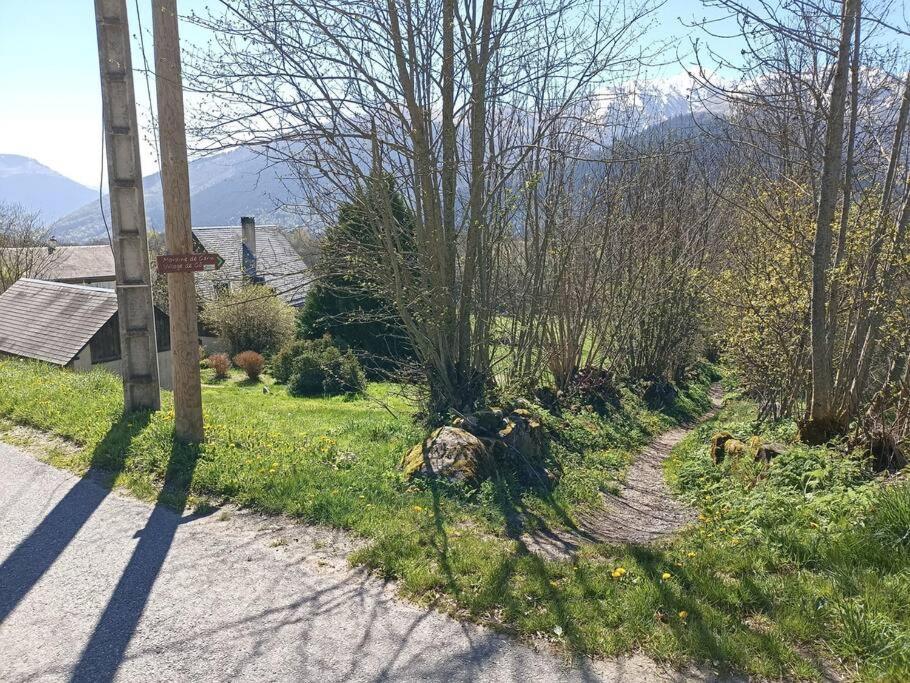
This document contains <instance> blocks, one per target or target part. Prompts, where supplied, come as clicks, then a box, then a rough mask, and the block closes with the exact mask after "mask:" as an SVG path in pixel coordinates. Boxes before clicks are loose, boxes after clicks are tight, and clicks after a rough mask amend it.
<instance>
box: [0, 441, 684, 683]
mask: <svg viewBox="0 0 910 683" xmlns="http://www.w3.org/2000/svg"><path fill="white" fill-rule="evenodd" d="M352 547H353V546H352V542H351V541H350V540H349V539H348V538H346V537H345V536H344V535H342V534H340V533H337V532H333V531H330V530H326V529H320V528H314V527H308V526H302V525H297V524H293V523H290V522H288V521H287V520H281V519H273V518H266V517H260V516H257V515H253V514H248V513H239V512H236V511H233V512H216V513H214V514H210V515H208V516H205V517H194V516H192V515H189V514H186V515H183V516H180V515H177V514H176V513H175V512H173V511H172V510H170V509H167V508H162V507H153V506H151V505H149V504H146V503H143V502H140V501H137V500H135V499H132V498H130V497H128V496H126V495H123V494H120V493H118V492H110V491H108V490H107V489H105V488H103V487H102V486H100V485H98V484H97V483H96V482H95V481H93V480H92V479H90V478H85V479H80V478H78V477H75V476H73V475H71V474H69V473H66V472H62V471H60V470H57V469H54V468H53V467H50V466H49V465H46V464H44V463H42V462H39V461H38V460H36V459H35V458H33V457H32V456H30V455H29V454H27V453H24V452H23V451H21V450H18V449H16V448H13V447H10V446H7V445H5V444H0V681H5V682H8V683H9V682H13V681H63V680H72V681H92V682H95V681H106V680H113V679H116V680H119V681H290V680H293V681H319V682H320V683H327V682H328V681H349V680H350V681H374V680H375V681H379V680H397V681H415V680H433V681H547V682H550V681H588V680H610V681H659V680H681V679H683V678H685V679H687V680H690V679H691V678H693V677H697V678H701V676H700V675H699V674H698V672H689V673H688V674H687V675H686V676H683V675H682V674H677V673H671V672H667V671H665V670H664V669H662V668H661V667H659V666H658V665H656V664H655V663H653V662H651V661H650V660H648V659H646V658H644V657H640V656H636V657H632V658H628V659H621V660H611V661H606V662H592V661H589V660H575V661H567V660H566V659H565V658H563V657H561V656H559V655H557V654H554V653H553V652H552V651H550V650H549V649H548V648H546V647H541V648H533V647H531V646H528V645H524V644H520V643H518V642H516V641H515V640H513V639H511V638H509V637H507V636H503V635H500V634H497V633H495V632H492V631H489V630H487V629H483V628H480V627H477V626H474V625H470V624H463V623H460V622H458V621H456V620H454V619H451V618H449V617H446V616H444V615H442V614H440V613H438V612H436V611H433V610H426V609H421V608H419V607H416V606H413V605H410V604H408V603H405V602H403V601H401V600H399V599H398V598H396V597H395V591H394V587H393V586H390V585H387V584H384V583H383V582H381V581H380V580H379V579H377V578H375V577H373V576H370V575H368V574H367V573H365V572H363V571H361V570H357V569H352V568H350V567H349V566H348V563H347V561H346V559H345V556H346V554H347V553H348V552H350V550H351V548H352Z"/></svg>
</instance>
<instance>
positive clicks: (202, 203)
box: [0, 77, 691, 244]
mask: <svg viewBox="0 0 910 683" xmlns="http://www.w3.org/2000/svg"><path fill="white" fill-rule="evenodd" d="M690 87H691V84H690V82H689V81H688V79H687V78H682V77H674V78H671V79H664V80H659V81H649V82H646V83H636V84H631V85H629V86H627V87H623V88H620V89H615V90H611V91H610V92H605V93H604V95H605V100H606V101H607V102H609V103H611V104H607V105H606V107H605V109H609V108H611V107H613V106H629V105H630V104H631V106H632V107H633V108H634V109H636V110H638V111H639V112H640V114H641V117H640V119H639V122H640V126H639V130H641V129H645V128H648V127H658V128H659V127H661V124H666V123H668V122H670V121H674V122H684V121H686V120H687V119H688V120H689V121H691V118H690V116H691V115H690V109H689V90H690ZM603 113H604V115H605V116H606V111H604V112H603ZM189 172H190V203H191V207H192V222H193V225H196V226H205V225H233V224H239V222H240V217H241V216H253V217H255V218H256V220H257V222H259V223H260V224H265V223H270V224H277V225H281V226H285V227H290V226H299V225H301V224H302V223H304V224H305V223H307V221H306V219H305V218H302V217H301V216H300V215H299V214H296V213H293V211H292V210H288V209H287V208H286V207H288V206H291V207H293V206H294V204H295V203H296V200H297V197H295V193H294V191H293V185H294V184H295V183H297V182H299V181H297V180H296V179H295V180H293V181H292V182H291V183H288V182H287V180H288V179H289V178H294V174H293V173H292V171H291V170H290V169H289V168H288V166H287V165H286V164H284V163H272V164H269V163H266V160H265V158H264V157H263V156H262V155H261V154H258V153H257V151H256V150H254V149H250V148H243V147H241V148H236V149H233V150H230V151H227V152H222V153H220V154H214V155H211V156H207V157H202V158H198V159H194V160H192V161H191V162H190V165H189ZM143 189H144V193H145V212H146V222H147V224H148V226H149V228H150V229H152V230H155V231H161V230H162V229H163V227H164V207H163V204H162V196H161V177H160V175H159V174H158V173H154V174H151V175H148V176H146V177H145V178H144V179H143ZM4 200H5V201H12V202H17V203H20V204H22V205H23V206H24V207H26V208H28V209H30V210H36V211H40V212H41V217H42V218H43V219H44V220H45V222H47V223H48V224H49V226H50V228H51V232H52V233H53V234H54V236H55V237H56V238H57V239H58V240H59V241H60V242H62V243H70V244H85V243H91V242H97V241H100V240H105V239H106V238H107V231H106V228H105V222H107V224H108V225H109V224H110V205H109V201H108V197H107V195H106V193H105V195H104V197H103V199H102V204H103V207H104V216H103V217H102V213H101V207H100V206H99V201H98V192H97V190H92V189H90V188H87V187H84V186H82V185H80V184H79V183H76V182H74V181H72V180H69V179H68V178H65V177H64V176H62V175H60V174H58V173H55V172H54V171H52V170H51V169H49V168H47V167H45V166H42V165H41V164H39V163H38V162H37V161H34V160H32V159H29V158H27V157H19V156H14V155H0V201H4Z"/></svg>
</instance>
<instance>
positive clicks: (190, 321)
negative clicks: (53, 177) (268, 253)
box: [152, 0, 204, 443]
mask: <svg viewBox="0 0 910 683" xmlns="http://www.w3.org/2000/svg"><path fill="white" fill-rule="evenodd" d="M152 15H153V17H152V20H153V30H154V35H155V89H156V91H157V95H158V131H159V137H160V144H161V190H162V196H163V197H164V237H165V242H166V243H167V250H168V253H169V254H192V253H193V228H192V224H191V222H190V220H191V219H190V178H189V168H188V165H187V159H186V127H185V125H184V120H183V79H182V76H181V68H180V37H179V34H178V32H177V2H176V0H152ZM167 278H168V280H167V289H168V304H169V308H170V311H169V313H170V319H171V353H172V354H173V372H174V413H175V418H174V432H175V435H176V436H177V438H178V439H181V440H183V441H188V442H192V443H199V442H200V441H202V439H203V437H204V434H203V428H202V388H201V385H200V379H199V328H198V322H197V319H196V316H197V311H196V283H195V276H194V275H193V273H187V272H181V273H169V274H168V276H167Z"/></svg>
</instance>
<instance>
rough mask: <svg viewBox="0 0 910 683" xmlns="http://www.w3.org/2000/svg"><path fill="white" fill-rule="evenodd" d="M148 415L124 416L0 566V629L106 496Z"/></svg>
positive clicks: (143, 413) (146, 423) (146, 421)
mask: <svg viewBox="0 0 910 683" xmlns="http://www.w3.org/2000/svg"><path fill="white" fill-rule="evenodd" d="M150 417H151V416H150V414H149V413H147V412H141V413H133V414H131V415H123V416H122V417H121V418H120V419H119V420H117V422H115V423H114V424H113V425H112V426H111V428H110V430H108V433H107V434H106V435H105V436H104V438H103V439H102V440H101V441H100V442H99V443H98V445H97V446H96V447H95V449H94V450H93V451H92V457H91V464H90V466H89V471H88V472H87V473H86V474H85V476H83V477H82V479H80V480H79V481H78V482H77V483H76V485H75V486H73V487H72V488H71V489H70V490H69V491H67V493H66V495H64V496H63V498H61V499H60V501H59V502H58V503H57V504H56V505H55V506H54V508H53V510H51V511H50V512H49V513H48V514H47V515H46V516H45V517H44V519H43V520H41V523H40V524H38V526H37V527H35V529H34V530H33V531H32V532H31V533H30V534H29V535H28V537H26V538H25V539H24V540H23V541H22V542H21V543H19V545H18V546H16V548H15V550H13V552H12V553H11V554H10V555H9V557H7V558H6V560H4V562H3V564H2V565H0V623H2V622H3V621H4V620H5V619H6V618H7V617H8V616H9V615H10V614H11V613H12V611H13V610H14V609H15V608H16V606H17V605H18V604H19V603H20V602H22V600H23V599H24V598H25V596H26V595H28V593H29V592H30V591H31V590H32V589H33V588H34V587H35V585H36V584H37V583H38V582H39V581H40V580H41V577H42V576H44V574H45V573H46V572H47V570H48V569H50V567H51V565H53V564H54V562H55V561H56V560H57V558H58V557H60V555H61V554H62V553H63V551H64V550H65V549H66V548H67V546H68V545H69V544H70V543H71V542H72V540H73V539H74V538H75V536H76V534H78V533H79V530H80V529H81V528H82V527H83V526H84V525H85V523H86V522H87V521H88V520H89V518H90V517H91V516H92V514H94V512H95V510H97V509H98V507H99V506H100V505H101V503H102V502H103V501H104V499H105V498H107V496H108V494H109V493H110V485H111V484H112V483H113V482H114V480H115V479H116V477H117V475H118V474H119V473H120V472H121V471H122V470H123V466H124V463H125V461H126V453H127V451H128V450H129V447H130V444H131V443H132V441H133V439H134V438H135V437H136V435H137V434H139V433H140V432H142V430H143V429H145V427H146V425H148V423H149V419H150Z"/></svg>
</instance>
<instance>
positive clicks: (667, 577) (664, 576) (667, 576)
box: [660, 572, 673, 581]
mask: <svg viewBox="0 0 910 683" xmlns="http://www.w3.org/2000/svg"><path fill="white" fill-rule="evenodd" d="M660 578H661V579H663V580H664V581H669V580H670V579H672V578H673V575H672V574H670V572H664V573H663V574H661V575H660Z"/></svg>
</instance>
